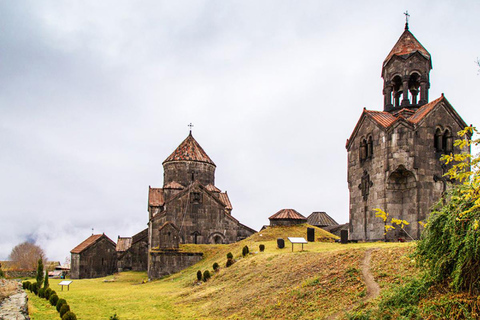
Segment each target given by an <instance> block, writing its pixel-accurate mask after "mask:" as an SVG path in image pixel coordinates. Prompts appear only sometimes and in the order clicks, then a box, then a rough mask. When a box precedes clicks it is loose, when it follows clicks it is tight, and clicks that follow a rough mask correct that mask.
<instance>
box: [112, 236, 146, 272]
mask: <svg viewBox="0 0 480 320" xmlns="http://www.w3.org/2000/svg"><path fill="white" fill-rule="evenodd" d="M122 242H123V243H125V246H121V243H122ZM117 268H118V271H119V272H120V271H126V270H133V271H146V270H147V268H148V229H144V230H142V231H140V232H139V233H137V234H136V235H134V236H133V237H131V238H121V237H118V241H117Z"/></svg>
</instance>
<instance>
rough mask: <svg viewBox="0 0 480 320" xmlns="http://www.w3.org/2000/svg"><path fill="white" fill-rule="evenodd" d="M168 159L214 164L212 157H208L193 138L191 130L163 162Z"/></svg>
mask: <svg viewBox="0 0 480 320" xmlns="http://www.w3.org/2000/svg"><path fill="white" fill-rule="evenodd" d="M170 161H198V162H206V163H209V164H212V165H215V163H213V161H212V159H210V157H209V156H208V155H207V153H206V152H205V151H204V150H203V148H202V147H201V146H200V145H199V144H198V142H197V141H196V140H195V139H194V138H193V136H192V133H191V132H190V134H189V135H188V137H187V138H186V139H185V140H183V142H182V143H180V145H179V146H178V147H177V149H175V151H173V153H172V154H171V155H170V156H169V157H168V158H167V159H165V161H163V163H165V162H170Z"/></svg>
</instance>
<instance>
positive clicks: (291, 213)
mask: <svg viewBox="0 0 480 320" xmlns="http://www.w3.org/2000/svg"><path fill="white" fill-rule="evenodd" d="M268 219H269V220H276V219H290V220H307V218H305V217H304V216H302V215H301V214H300V213H298V212H297V211H295V210H294V209H282V210H280V211H278V212H277V213H275V214H274V215H273V216H271V217H270V218H268Z"/></svg>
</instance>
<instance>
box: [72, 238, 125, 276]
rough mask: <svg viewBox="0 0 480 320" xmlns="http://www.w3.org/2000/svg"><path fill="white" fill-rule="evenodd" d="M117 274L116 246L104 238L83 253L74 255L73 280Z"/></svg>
mask: <svg viewBox="0 0 480 320" xmlns="http://www.w3.org/2000/svg"><path fill="white" fill-rule="evenodd" d="M115 272H117V252H116V248H115V245H114V244H112V243H111V242H110V241H108V240H107V239H106V238H103V239H101V240H99V241H97V242H96V243H95V244H93V245H91V246H90V247H88V248H87V249H85V250H84V251H82V252H81V253H78V254H77V253H72V256H71V270H70V277H71V278H72V279H84V278H98V277H104V276H107V275H109V274H113V273H115Z"/></svg>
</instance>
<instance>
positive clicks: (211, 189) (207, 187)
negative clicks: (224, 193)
mask: <svg viewBox="0 0 480 320" xmlns="http://www.w3.org/2000/svg"><path fill="white" fill-rule="evenodd" d="M205 189H207V190H208V191H210V192H221V190H220V189H218V188H217V187H215V186H214V185H213V184H211V183H210V184H207V185H206V186H205Z"/></svg>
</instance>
